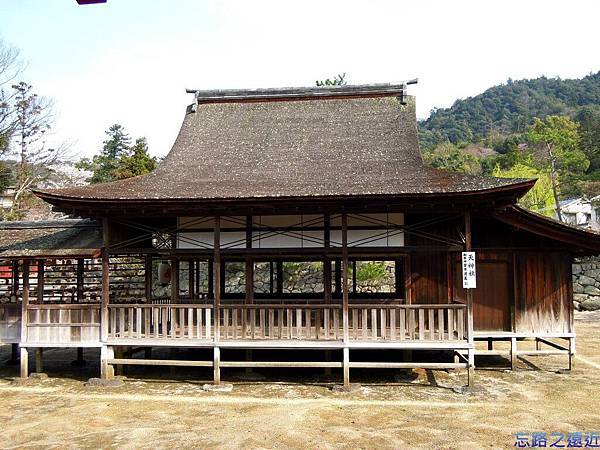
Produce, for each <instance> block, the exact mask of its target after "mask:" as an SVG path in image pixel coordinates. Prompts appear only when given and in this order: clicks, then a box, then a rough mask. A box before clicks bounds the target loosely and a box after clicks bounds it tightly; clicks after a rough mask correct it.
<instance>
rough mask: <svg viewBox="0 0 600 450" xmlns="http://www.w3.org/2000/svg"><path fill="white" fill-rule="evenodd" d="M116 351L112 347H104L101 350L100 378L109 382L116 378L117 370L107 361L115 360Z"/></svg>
mask: <svg viewBox="0 0 600 450" xmlns="http://www.w3.org/2000/svg"><path fill="white" fill-rule="evenodd" d="M114 356H115V351H114V348H113V347H112V346H109V345H103V346H102V348H101V349H100V377H101V378H103V379H105V380H107V379H111V378H114V376H115V369H114V366H113V365H112V364H109V363H108V362H107V360H109V359H113V358H114Z"/></svg>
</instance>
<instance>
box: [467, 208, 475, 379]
mask: <svg viewBox="0 0 600 450" xmlns="http://www.w3.org/2000/svg"><path fill="white" fill-rule="evenodd" d="M472 248H473V241H472V236H471V211H469V210H467V211H465V251H467V252H470V251H471V250H472ZM466 291H467V294H466V295H467V334H468V342H469V351H468V366H469V367H468V376H469V382H468V385H469V387H471V386H473V383H474V376H475V349H474V346H475V340H474V337H473V290H472V289H467V290H466Z"/></svg>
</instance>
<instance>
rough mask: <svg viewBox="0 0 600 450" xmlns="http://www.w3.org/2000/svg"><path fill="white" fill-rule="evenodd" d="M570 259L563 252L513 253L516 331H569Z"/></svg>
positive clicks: (570, 305)
mask: <svg viewBox="0 0 600 450" xmlns="http://www.w3.org/2000/svg"><path fill="white" fill-rule="evenodd" d="M571 263H572V258H571V257H570V255H569V254H566V253H559V252H543V253H542V252H521V253H517V254H516V257H515V264H516V277H515V280H516V284H517V286H516V291H517V292H516V306H517V307H516V317H515V323H516V331H518V332H533V331H535V332H548V333H549V332H570V331H572V330H571V321H570V317H571V308H572V304H573V303H572V297H573V296H572V290H571Z"/></svg>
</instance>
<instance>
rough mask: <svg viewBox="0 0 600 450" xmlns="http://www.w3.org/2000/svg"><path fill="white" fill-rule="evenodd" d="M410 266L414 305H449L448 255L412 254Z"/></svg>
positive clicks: (438, 253)
mask: <svg viewBox="0 0 600 450" xmlns="http://www.w3.org/2000/svg"><path fill="white" fill-rule="evenodd" d="M410 266H411V272H412V273H411V283H410V289H411V297H410V298H411V302H412V303H414V304H424V303H448V276H447V273H448V262H447V257H446V253H440V252H437V253H429V252H427V253H421V252H415V253H412V254H411V255H410Z"/></svg>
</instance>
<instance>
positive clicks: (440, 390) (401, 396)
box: [0, 313, 600, 449]
mask: <svg viewBox="0 0 600 450" xmlns="http://www.w3.org/2000/svg"><path fill="white" fill-rule="evenodd" d="M576 327H577V333H578V340H577V352H578V356H577V359H576V361H575V368H574V370H573V371H572V372H571V373H568V374H565V373H561V371H560V369H563V368H565V367H566V358H565V357H557V356H551V357H540V356H537V357H527V359H526V360H525V359H523V360H520V361H519V370H517V371H515V372H511V371H507V370H504V368H503V365H506V363H507V361H506V360H504V359H502V358H498V357H496V358H489V359H481V358H479V359H478V360H477V364H478V365H480V366H487V368H485V369H478V370H477V371H476V387H475V388H474V389H473V390H472V391H470V392H462V390H461V389H460V387H461V386H462V385H464V383H465V382H466V376H465V374H464V373H460V372H452V371H449V372H447V371H442V370H439V371H420V370H419V371H414V372H411V373H406V372H400V371H395V370H389V369H388V370H380V371H373V370H370V371H358V370H354V371H352V373H351V377H352V379H353V381H354V382H359V383H360V384H361V385H362V389H361V390H360V391H358V392H349V393H348V392H336V391H335V390H332V387H333V386H335V385H336V384H339V376H340V374H339V373H338V374H336V373H335V371H334V374H333V376H330V377H327V376H325V375H324V373H323V371H322V370H313V371H298V370H295V371H290V370H272V371H260V372H257V373H258V375H256V376H251V377H248V376H246V375H245V373H244V372H243V371H241V372H240V371H237V372H236V371H233V370H230V371H227V370H224V371H223V378H224V381H225V382H228V383H233V386H234V388H233V391H232V392H230V393H211V392H205V391H203V390H202V384H204V383H205V382H207V381H208V380H209V379H210V376H211V372H210V371H209V370H207V369H201V368H190V369H184V370H183V371H182V370H177V371H173V370H172V369H169V368H160V367H159V368H143V367H142V368H137V367H136V368H131V369H130V370H129V372H128V374H127V375H128V377H127V379H126V381H125V383H124V385H123V386H121V387H113V388H106V387H104V388H100V387H89V386H84V381H85V380H87V379H88V378H89V377H95V376H98V359H99V355H98V354H97V352H96V351H95V350H89V351H86V359H87V361H88V363H87V365H86V366H85V367H84V368H78V367H74V366H72V365H71V361H72V360H73V359H74V356H75V353H74V351H73V350H68V351H67V350H50V351H48V352H47V353H46V354H45V355H44V359H45V367H44V370H45V371H46V372H47V373H48V375H49V378H48V379H34V380H27V382H25V383H22V382H21V383H16V382H14V381H13V378H14V377H16V376H17V375H18V366H15V365H9V364H6V363H2V364H0V423H2V427H1V428H0V446H1V447H2V448H23V447H28V448H109V447H119V448H172V447H187V448H189V447H203V448H204V447H208V448H216V447H219V448H241V447H243V448H275V447H279V448H281V447H284V448H287V447H291V448H338V447H346V448H460V449H465V448H474V449H475V448H477V449H478V448H514V444H515V433H517V432H528V433H531V432H537V431H546V432H548V433H551V432H565V433H566V432H574V431H581V432H586V431H588V432H589V431H600V407H599V402H600V395H599V394H600V349H599V344H600V314H597V313H586V314H580V315H578V316H577V319H576ZM9 356H10V347H8V346H4V347H2V348H0V361H4V360H6V359H7V358H9ZM260 375H265V376H267V379H266V380H262V381H261V380H254V381H252V378H260ZM58 376H60V377H61V378H57V377H58Z"/></svg>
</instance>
